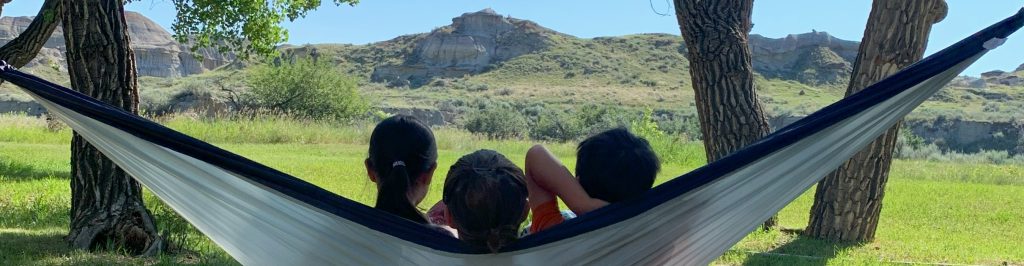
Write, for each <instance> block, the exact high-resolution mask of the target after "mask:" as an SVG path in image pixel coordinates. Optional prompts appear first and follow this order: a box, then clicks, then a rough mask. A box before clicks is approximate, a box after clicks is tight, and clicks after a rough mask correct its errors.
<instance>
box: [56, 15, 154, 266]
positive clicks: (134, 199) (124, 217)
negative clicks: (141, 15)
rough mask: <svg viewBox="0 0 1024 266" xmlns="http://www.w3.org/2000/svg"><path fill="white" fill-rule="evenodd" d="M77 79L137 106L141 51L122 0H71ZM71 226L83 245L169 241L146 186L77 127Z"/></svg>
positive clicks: (70, 42) (141, 246) (78, 86)
mask: <svg viewBox="0 0 1024 266" xmlns="http://www.w3.org/2000/svg"><path fill="white" fill-rule="evenodd" d="M65 5H66V6H65V12H64V17H63V25H64V27H63V28H64V38H65V40H66V42H67V61H68V73H69V74H70V75H71V86H72V87H73V88H74V89H75V90H78V91H80V92H82V93H85V94H87V95H89V96H92V97H94V98H97V99H99V100H102V101H104V102H107V103H110V104H112V105H114V106H117V107H119V108H122V109H124V110H127V111H129V112H133V113H135V112H137V111H138V102H139V100H138V84H137V81H136V73H135V56H134V53H133V51H132V49H131V47H129V38H128V26H127V24H126V22H125V18H124V2H123V1H121V0H75V1H67V2H66V3H65ZM71 164H72V165H71V230H70V232H69V233H68V236H67V241H68V242H69V243H70V244H71V245H72V246H74V247H77V248H83V249H97V248H104V247H106V246H107V245H111V244H112V245H113V246H115V247H118V248H124V249H126V250H127V251H129V252H131V253H132V254H141V255H152V254H155V253H156V252H157V251H159V250H161V249H162V248H163V243H164V242H163V240H162V239H161V238H160V237H159V235H158V234H157V231H156V226H155V224H154V222H153V218H152V217H151V215H150V213H149V211H148V210H146V207H145V205H143V203H142V187H141V186H140V185H139V183H138V182H136V181H135V180H134V179H132V178H131V177H129V176H128V175H127V174H125V172H124V171H123V170H121V169H120V168H118V167H117V165H115V164H114V163H113V162H111V161H110V160H109V159H107V158H106V157H104V156H103V154H101V153H100V152H99V151H98V150H96V148H95V147H93V146H92V145H90V144H89V143H87V142H86V141H85V140H84V139H83V138H82V137H81V136H79V135H78V134H75V135H74V137H73V139H72V140H71Z"/></svg>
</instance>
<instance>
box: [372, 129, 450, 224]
mask: <svg viewBox="0 0 1024 266" xmlns="http://www.w3.org/2000/svg"><path fill="white" fill-rule="evenodd" d="M364 163H365V165H366V174H367V176H369V178H370V181H372V182H374V183H376V184H377V203H376V205H375V206H374V207H375V208H377V209H380V210H382V211H385V212H389V213H391V214H394V215H398V216H399V217H402V218H405V219H408V220H411V221H413V222H417V223H421V224H429V222H428V221H427V218H426V216H424V214H423V213H422V212H420V210H419V209H417V208H416V206H417V205H419V203H420V202H421V201H423V198H424V197H426V195H427V191H429V188H430V181H431V179H432V178H433V175H434V170H435V169H437V145H436V143H435V142H434V133H433V132H431V131H430V128H428V127H426V126H424V125H423V124H422V123H420V122H419V121H418V120H416V118H414V117H412V116H407V115H396V116H392V117H390V118H388V119H384V121H381V122H380V123H379V124H377V127H375V128H374V129H373V133H372V134H371V135H370V150H369V155H368V157H367V158H366V161H365V162H364Z"/></svg>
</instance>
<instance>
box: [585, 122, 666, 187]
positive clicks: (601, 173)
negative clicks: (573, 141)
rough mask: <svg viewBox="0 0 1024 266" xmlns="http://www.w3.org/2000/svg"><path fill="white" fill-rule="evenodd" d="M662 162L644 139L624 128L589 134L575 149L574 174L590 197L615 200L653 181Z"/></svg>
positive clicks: (651, 183) (648, 185) (649, 184)
mask: <svg viewBox="0 0 1024 266" xmlns="http://www.w3.org/2000/svg"><path fill="white" fill-rule="evenodd" d="M660 168H661V162H659V161H658V156H657V155H655V154H654V151H653V150H651V145H650V144H648V143H647V140H645V139H643V138H640V137H637V136H636V135H633V134H632V133H630V132H629V131H628V130H626V129H625V128H616V129H612V130H608V131H605V132H601V133H599V134H597V135H594V136H591V137H589V138H587V139H586V140H583V142H581V143H580V146H579V148H578V149H577V151H576V176H577V177H579V181H580V185H581V186H583V189H584V190H586V191H587V194H590V196H591V197H593V198H596V199H601V200H604V201H607V202H618V201H622V200H625V199H628V198H632V197H636V196H638V195H640V194H642V193H644V192H646V191H647V190H650V189H651V186H653V185H654V178H655V177H657V175H658V170H660Z"/></svg>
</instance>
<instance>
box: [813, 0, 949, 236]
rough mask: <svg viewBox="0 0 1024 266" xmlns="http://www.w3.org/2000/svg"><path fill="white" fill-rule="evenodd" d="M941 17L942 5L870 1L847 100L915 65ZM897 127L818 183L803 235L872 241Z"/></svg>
mask: <svg viewBox="0 0 1024 266" xmlns="http://www.w3.org/2000/svg"><path fill="white" fill-rule="evenodd" d="M945 16H946V3H945V2H944V1H942V0H875V1H874V4H872V7H871V15H869V16H868V23H867V27H866V28H865V30H864V38H863V40H861V44H860V51H859V52H858V54H857V61H856V63H854V66H853V74H852V76H851V78H850V86H849V87H848V89H847V91H846V95H847V96H849V95H851V94H853V93H856V92H858V91H860V90H862V89H864V87H867V86H868V85H871V84H873V83H875V82H877V81H879V80H881V79H883V78H885V77H887V76H889V75H891V74H893V73H896V72H897V71H899V70H900V69H902V68H904V67H907V66H909V65H910V64H913V63H914V62H917V61H918V60H920V59H921V57H922V56H923V55H924V50H925V47H927V45H928V34H929V33H930V32H931V28H932V24H934V23H938V22H939V21H941V20H942V19H943V18H944V17H945ZM899 126H900V123H897V124H896V125H895V126H893V127H892V128H890V129H889V130H888V131H886V132H885V133H884V134H882V136H880V137H879V138H878V139H875V141H874V142H872V143H871V144H870V145H868V146H867V147H866V148H864V149H863V150H861V151H860V152H858V153H857V154H856V155H855V156H854V157H853V158H851V159H850V160H849V161H847V162H846V163H844V164H843V165H842V166H840V167H839V169H837V170H836V171H835V172H832V173H831V174H829V175H828V176H826V177H825V179H824V180H822V181H821V183H818V188H817V190H816V191H815V194H814V205H813V206H812V207H811V217H810V221H809V224H808V225H807V229H806V230H804V234H805V235H808V236H812V237H817V238H823V239H829V240H833V241H854V242H866V241H871V240H873V239H874V238H875V229H876V228H877V227H878V217H879V213H880V212H881V210H882V196H884V195H885V183H886V181H887V180H888V178H889V167H890V163H891V162H892V153H893V149H894V148H895V146H896V138H897V134H898V130H899Z"/></svg>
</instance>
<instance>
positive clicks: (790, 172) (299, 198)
mask: <svg viewBox="0 0 1024 266" xmlns="http://www.w3.org/2000/svg"><path fill="white" fill-rule="evenodd" d="M1022 24H1024V9H1022V10H1021V11H1020V12H1018V13H1017V14H1016V15H1015V16H1013V17H1010V18H1007V19H1005V20H1003V21H1001V22H999V23H996V24H994V25H992V26H990V27H988V28H986V29H984V30H982V31H981V32H979V33H977V34H974V35H973V36H971V37H968V38H967V39H964V40H962V41H960V42H958V43H956V44H954V45H952V46H950V47H948V48H946V49H944V50H942V51H940V52H938V53H936V54H934V55H932V56H929V57H928V58H925V59H924V60H921V61H920V62H917V63H915V64H914V65H912V66H910V67H908V68H906V69H905V70H903V71H900V72H899V73H896V74H894V75H892V76H890V77H889V78H886V79H885V80H882V81H880V82H878V83H876V84H874V85H872V86H869V87H868V88H865V89H864V90H863V91H862V92H860V93H857V94H854V95H851V96H850V97H847V98H845V99H842V100H840V101H839V102H837V103H835V104H832V105H829V106H828V107H825V108H824V109H822V110H820V111H818V112H816V113H814V114H811V115H809V116H807V117H806V118H804V119H801V120H799V121H797V122H795V123H793V124H791V125H789V126H787V127H785V128H782V129H780V130H778V131H777V132H775V133H773V134H771V135H769V136H767V137H765V138H764V139H762V140H760V141H758V142H756V143H753V144H751V145H750V146H748V147H746V148H744V149H742V150H740V151H737V152H735V153H733V154H732V155H729V156H727V157H725V158H722V159H721V160H718V161H715V162H712V163H709V164H707V165H705V166H703V167H701V168H698V169H696V170H694V171H692V172H690V173H687V174H684V175H682V176H679V177H677V178H675V179H673V180H670V181H667V182H665V183H664V184H661V185H659V186H657V187H655V188H653V189H652V190H651V191H650V192H648V193H647V194H645V195H644V196H643V197H640V198H638V199H635V200H631V201H626V202H619V203H615V204H611V205H609V206H607V207H604V208H601V209H598V210H595V211H593V212H591V213H588V214H586V215H583V216H581V217H579V218H576V219H572V220H568V221H566V222H565V223H563V224H560V225H558V226H555V227H554V228H552V229H549V230H546V231H543V232H540V233H537V234H534V235H530V236H527V237H525V238H522V239H520V240H519V241H518V242H516V243H514V244H512V245H511V246H508V247H505V248H504V249H502V252H500V253H497V254H491V253H488V252H485V251H480V250H475V249H471V248H470V247H468V246H466V245H465V244H463V243H462V242H460V241H459V240H457V239H455V238H452V237H450V236H448V235H445V234H443V233H440V232H438V231H435V230H432V229H430V228H427V227H425V226H424V225H420V224H417V223H413V222H410V221H407V220H404V219H401V218H399V217H397V216H394V215H390V214H387V213H383V212H380V211H378V210H375V209H373V208H371V207H368V206H366V205H363V204H360V203H358V202H355V201H352V200H349V199H346V198H344V197H341V196H338V195H335V194H333V193H331V192H328V191H326V190H324V189H321V188H319V187H316V186H314V185H312V184H310V183H307V182H305V181H302V180H300V179H298V178H295V177H292V176H289V175H288V174H285V173H282V172H280V171H277V170H274V169H272V168H269V167H267V166H264V165H262V164H259V163H256V162H254V161H251V160H249V159H246V158H244V157H241V156H239V155H236V154H233V153H231V152H228V151H225V150H223V149H220V148H217V147H215V146H213V145H210V144H208V143H205V142H202V141H199V140H197V139H194V138H191V137H189V136H186V135H183V134H181V133H179V132H176V131H173V130H171V129H168V128H166V127H163V126H161V125H159V124H156V123H154V122H151V121H148V120H146V119H144V118H142V117H139V116H136V115H133V114H130V113H127V112H124V111H121V110H119V109H116V108H114V107H112V106H110V105H107V104H104V103H102V102H99V101H97V100H95V99H93V98H90V97H88V96H85V95H82V94H80V93H77V92H74V91H72V90H70V89H68V88H65V87H62V86H60V85H56V84H53V83H50V82H48V81H45V80H42V79H40V78H38V77H35V76H32V75H30V74H26V73H22V72H19V71H17V70H14V69H12V68H11V67H9V66H4V67H2V68H0V78H2V79H5V80H8V81H10V82H11V83H14V84H16V85H18V86H20V87H22V88H23V89H24V90H25V91H26V92H28V93H29V94H30V95H32V97H34V98H35V99H36V100H37V101H38V102H39V103H40V104H42V105H43V106H45V107H46V108H47V110H49V112H50V113H51V114H52V115H54V116H55V117H58V118H59V119H61V120H63V121H64V122H66V123H67V124H68V125H69V126H70V127H71V128H73V129H74V130H75V131H76V132H78V133H79V134H81V135H82V136H83V137H85V139H87V140H88V141H89V142H90V143H92V144H93V145H94V146H96V147H97V148H98V149H99V150H100V151H102V152H103V154H105V155H106V156H108V157H109V158H110V159H111V160H113V161H114V162H115V163H117V164H118V165H119V166H121V167H122V168H124V170H125V171H127V172H128V173H129V174H130V175H131V176H132V177H134V178H135V179H136V180H138V181H139V182H140V183H142V184H143V185H145V186H146V187H147V188H149V189H150V190H151V191H152V192H153V193H154V194H155V195H156V196H157V197H159V198H160V199H162V200H163V201H164V202H165V203H166V204H167V205H169V206H170V207H171V208H173V209H174V210H175V211H177V212H178V213H179V214H180V215H181V216H182V217H184V218H185V219H186V220H188V221H189V222H191V223H192V224H193V225H195V227H196V228H198V229H199V230H200V231H202V232H203V233H204V234H206V235H207V236H209V237H210V239H212V240H213V241H214V242H215V243H217V245H219V246H221V247H222V248H223V249H224V250H225V251H226V252H227V253H228V254H230V255H231V256H232V257H234V258H235V259H236V260H238V261H239V262H241V263H243V264H246V265H296V264H297V265H303V264H359V265H381V264H384V265H393V264H403V265H405V264H417V265H422V264H430V265H449V264H476V265H484V264H486V265H511V264H526V265H530V264H544V265H568V264H573V265H575V264H595V263H599V264H613V265H625V264H674V265H705V264H708V263H710V262H711V261H713V260H714V259H715V258H717V257H718V256H720V255H721V254H722V253H724V252H725V251H726V250H728V249H729V248H730V247H731V246H732V245H734V244H735V243H736V242H738V241H739V240H741V239H742V238H743V237H744V236H745V235H747V234H748V233H749V232H751V231H753V230H754V229H755V228H756V227H757V226H758V225H759V224H760V223H761V221H764V220H765V219H767V218H768V217H770V216H772V215H773V214H774V213H776V212H778V211H779V210H780V209H782V208H783V207H784V206H785V205H786V204H787V203H789V202H790V201H792V200H793V199H795V198H796V197H798V196H799V195H800V194H802V193H803V192H804V191H805V190H807V189H808V188H810V187H811V186H812V185H814V184H815V183H816V182H817V181H818V180H820V179H821V178H822V177H823V176H825V175H826V174H828V173H829V172H830V171H832V170H833V169H835V168H837V167H838V166H839V165H840V164H842V163H843V162H844V161H845V160H847V159H848V158H849V157H851V156H852V155H853V154H855V153H856V152H857V151H858V150H860V149H861V148H862V147H863V146H865V145H867V144H868V143H870V142H871V141H872V140H873V139H875V138H876V137H877V136H878V135H880V134H881V133H882V132H884V131H885V130H886V129H887V128H889V127H890V126H892V125H893V124H895V122H896V121H898V120H899V119H901V118H902V117H903V116H905V115H906V114H907V113H909V112H910V111H911V110H913V109H914V108H915V107H916V106H918V105H919V104H921V103H922V102H923V101H924V100H925V99H927V98H928V97H929V96H931V95H933V94H934V93H935V92H936V91H938V90H939V89H940V88H942V87H943V86H944V85H945V84H947V83H948V82H949V81H950V80H952V79H953V78H954V77H956V76H957V75H958V74H959V73H960V72H961V71H963V70H964V69H965V68H967V66H969V65H970V64H971V63H973V62H974V61H975V60H976V59H978V58H979V57H980V56H981V55H983V54H984V53H985V52H986V51H988V50H989V49H992V48H995V47H996V46H998V45H999V44H1001V43H1002V42H1003V40H1004V38H1006V37H1007V36H1008V35H1009V34H1010V33H1012V32H1014V31H1016V30H1017V29H1018V28H1020V27H1021V26H1022ZM4 65H6V64H4Z"/></svg>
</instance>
